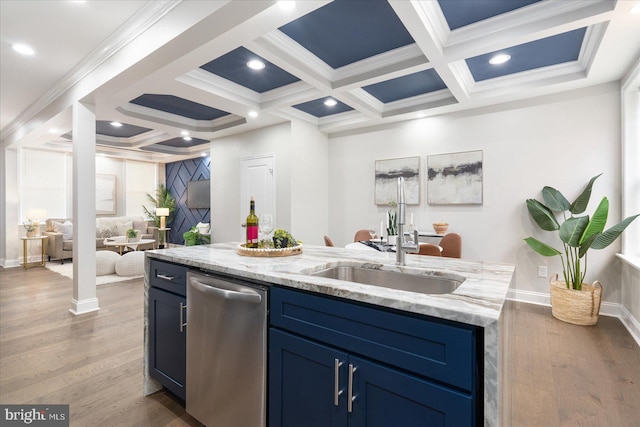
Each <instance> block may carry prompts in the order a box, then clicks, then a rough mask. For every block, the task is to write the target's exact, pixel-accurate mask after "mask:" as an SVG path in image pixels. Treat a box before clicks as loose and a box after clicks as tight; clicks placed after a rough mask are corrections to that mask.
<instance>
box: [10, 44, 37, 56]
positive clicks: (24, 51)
mask: <svg viewBox="0 0 640 427" xmlns="http://www.w3.org/2000/svg"><path fill="white" fill-rule="evenodd" d="M12 47H13V50H15V51H16V52H18V53H19V54H21V55H29V56H31V55H33V54H34V53H36V52H35V51H34V50H33V49H32V48H31V46H27V45H26V44H24V43H15V44H14V45H13V46H12Z"/></svg>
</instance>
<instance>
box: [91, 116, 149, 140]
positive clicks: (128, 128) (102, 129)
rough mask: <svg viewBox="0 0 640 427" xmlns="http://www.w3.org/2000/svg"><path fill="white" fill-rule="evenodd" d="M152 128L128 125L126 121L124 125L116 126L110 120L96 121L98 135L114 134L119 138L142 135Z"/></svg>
mask: <svg viewBox="0 0 640 427" xmlns="http://www.w3.org/2000/svg"><path fill="white" fill-rule="evenodd" d="M150 130H151V129H148V128H143V127H140V126H134V125H128V124H126V123H122V126H120V127H116V126H111V122H110V121H106V120H98V121H96V133H97V134H98V135H106V136H113V137H117V138H131V137H132V136H136V135H140V134H142V133H145V132H149V131H150Z"/></svg>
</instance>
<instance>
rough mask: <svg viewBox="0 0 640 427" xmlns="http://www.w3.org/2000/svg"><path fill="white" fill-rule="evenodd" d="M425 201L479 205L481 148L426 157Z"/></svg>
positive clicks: (480, 202) (433, 203) (480, 201)
mask: <svg viewBox="0 0 640 427" xmlns="http://www.w3.org/2000/svg"><path fill="white" fill-rule="evenodd" d="M427 203H429V204H430V205H459V204H473V205H481V204H482V151H466V152H462V153H449V154H439V155H435V156H428V157H427Z"/></svg>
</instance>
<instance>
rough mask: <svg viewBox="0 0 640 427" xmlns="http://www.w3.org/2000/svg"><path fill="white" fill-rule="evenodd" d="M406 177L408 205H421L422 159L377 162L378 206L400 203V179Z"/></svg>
mask: <svg viewBox="0 0 640 427" xmlns="http://www.w3.org/2000/svg"><path fill="white" fill-rule="evenodd" d="M401 176H402V177H404V197H405V203H406V204H408V205H419V204H420V157H404V158H401V159H388V160H376V177H375V199H376V205H388V204H389V203H391V202H395V203H397V202H398V178H399V177H401Z"/></svg>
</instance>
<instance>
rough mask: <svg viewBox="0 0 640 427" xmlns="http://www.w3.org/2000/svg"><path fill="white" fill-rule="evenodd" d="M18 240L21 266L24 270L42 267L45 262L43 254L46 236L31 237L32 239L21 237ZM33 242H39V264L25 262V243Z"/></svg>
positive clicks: (26, 257) (26, 254) (26, 255)
mask: <svg viewBox="0 0 640 427" xmlns="http://www.w3.org/2000/svg"><path fill="white" fill-rule="evenodd" d="M20 240H22V266H23V267H24V268H32V267H44V266H45V264H46V262H45V260H44V254H45V245H46V242H47V236H33V237H21V238H20ZM33 240H39V241H40V246H41V249H42V258H41V260H40V262H31V263H30V262H27V259H28V253H27V243H28V242H29V241H33Z"/></svg>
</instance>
